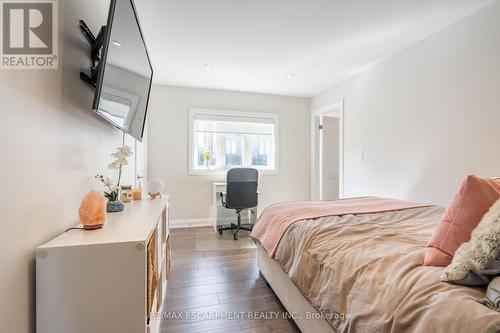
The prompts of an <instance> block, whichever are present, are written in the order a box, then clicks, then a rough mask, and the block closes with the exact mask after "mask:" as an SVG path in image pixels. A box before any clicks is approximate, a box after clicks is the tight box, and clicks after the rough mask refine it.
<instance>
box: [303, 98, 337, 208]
mask: <svg viewBox="0 0 500 333" xmlns="http://www.w3.org/2000/svg"><path fill="white" fill-rule="evenodd" d="M332 112H336V113H338V115H339V199H342V198H343V197H344V99H340V100H338V101H336V102H334V103H331V104H328V105H326V106H324V107H321V108H319V109H316V110H314V111H312V113H311V200H321V193H322V188H321V174H322V172H321V169H322V159H321V152H322V151H321V150H322V145H321V142H322V140H321V138H322V134H321V132H320V131H319V129H317V128H316V118H320V119H321V117H323V116H324V115H325V114H328V113H332ZM316 143H319V147H316ZM317 150H318V151H317Z"/></svg>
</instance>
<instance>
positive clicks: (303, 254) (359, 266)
mask: <svg viewBox="0 0 500 333" xmlns="http://www.w3.org/2000/svg"><path fill="white" fill-rule="evenodd" d="M442 214H443V209H442V208H439V207H424V208H413V209H407V210H403V211H396V212H385V213H376V214H363V215H346V216H341V217H336V216H331V217H325V218H319V219H316V220H303V221H299V222H296V223H294V224H293V225H291V226H290V227H289V228H288V230H287V231H286V233H285V235H284V236H283V238H282V239H281V241H280V243H279V246H278V248H277V250H276V253H275V256H274V259H275V260H276V261H277V262H278V263H279V264H280V266H281V267H282V268H283V270H284V271H285V272H287V273H288V275H289V277H290V278H291V280H292V281H293V282H294V283H295V285H296V286H297V287H298V288H299V289H300V290H301V292H302V293H303V295H304V296H305V297H306V298H307V299H308V300H309V302H310V303H311V304H312V305H313V306H314V307H315V308H316V309H317V310H319V311H320V312H321V313H323V314H325V317H326V318H328V319H329V321H330V323H331V325H332V327H333V328H335V329H336V330H337V331H338V332H363V333H364V332H471V333H479V332H497V331H500V313H497V312H495V311H493V310H490V309H488V308H487V307H485V306H484V305H481V304H479V303H477V302H476V301H475V300H477V299H480V298H482V297H483V296H484V293H485V290H484V289H478V288H476V289H474V288H470V287H463V286H456V285H451V284H447V283H444V282H440V281H439V275H440V274H441V272H442V270H443V268H439V267H427V266H422V262H423V258H424V254H425V246H426V244H427V241H428V240H429V238H430V236H431V234H432V231H433V230H434V227H435V226H436V224H437V222H438V221H439V219H440V217H441V216H442Z"/></svg>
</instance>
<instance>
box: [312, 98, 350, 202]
mask: <svg viewBox="0 0 500 333" xmlns="http://www.w3.org/2000/svg"><path fill="white" fill-rule="evenodd" d="M343 138H344V102H343V100H339V101H337V102H335V103H333V104H330V105H327V106H325V107H322V108H321V109H318V110H316V111H314V112H313V113H312V115H311V152H312V154H311V199H312V200H336V199H339V198H343V197H344V139H343Z"/></svg>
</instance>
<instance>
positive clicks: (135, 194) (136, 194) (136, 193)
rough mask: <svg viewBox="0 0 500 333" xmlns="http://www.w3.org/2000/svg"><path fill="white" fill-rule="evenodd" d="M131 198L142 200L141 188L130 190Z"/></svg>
mask: <svg viewBox="0 0 500 333" xmlns="http://www.w3.org/2000/svg"><path fill="white" fill-rule="evenodd" d="M132 196H133V198H134V201H135V200H141V199H142V188H133V189H132Z"/></svg>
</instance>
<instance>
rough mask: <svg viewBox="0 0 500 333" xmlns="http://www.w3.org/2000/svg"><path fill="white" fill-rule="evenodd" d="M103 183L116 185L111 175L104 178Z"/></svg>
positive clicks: (110, 185)
mask: <svg viewBox="0 0 500 333" xmlns="http://www.w3.org/2000/svg"><path fill="white" fill-rule="evenodd" d="M103 183H104V185H106V186H109V187H114V186H115V184H113V180H112V179H111V178H109V177H106V178H104V180H103Z"/></svg>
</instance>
